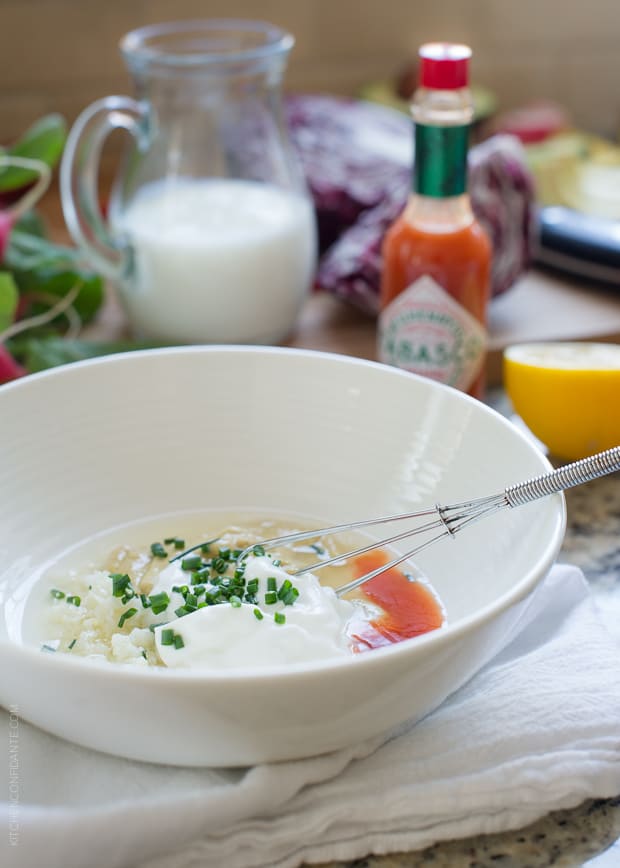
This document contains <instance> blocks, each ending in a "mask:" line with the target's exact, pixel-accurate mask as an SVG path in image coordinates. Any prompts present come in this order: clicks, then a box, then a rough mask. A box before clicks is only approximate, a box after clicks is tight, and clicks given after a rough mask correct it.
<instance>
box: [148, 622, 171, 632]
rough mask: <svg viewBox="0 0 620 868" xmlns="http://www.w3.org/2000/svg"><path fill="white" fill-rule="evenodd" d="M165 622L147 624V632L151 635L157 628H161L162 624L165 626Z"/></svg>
mask: <svg viewBox="0 0 620 868" xmlns="http://www.w3.org/2000/svg"><path fill="white" fill-rule="evenodd" d="M167 623H168V622H167V621H159V622H158V623H157V624H149V630H150V631H151V633H154V632H155V630H156V629H157V627H163V626H164V624H167Z"/></svg>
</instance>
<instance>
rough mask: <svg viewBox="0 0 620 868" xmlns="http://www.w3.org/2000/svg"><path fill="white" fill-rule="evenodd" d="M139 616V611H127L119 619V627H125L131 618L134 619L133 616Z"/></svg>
mask: <svg viewBox="0 0 620 868" xmlns="http://www.w3.org/2000/svg"><path fill="white" fill-rule="evenodd" d="M137 614H138V610H137V609H127V611H126V612H123V614H122V615H121V616H120V618H119V619H118V626H119V627H122V626H123V625H124V623H125V621H128V620H129V618H133V616H134V615H137Z"/></svg>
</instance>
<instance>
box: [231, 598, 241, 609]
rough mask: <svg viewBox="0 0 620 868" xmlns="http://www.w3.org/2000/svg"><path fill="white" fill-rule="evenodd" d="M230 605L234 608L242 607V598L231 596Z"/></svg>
mask: <svg viewBox="0 0 620 868" xmlns="http://www.w3.org/2000/svg"><path fill="white" fill-rule="evenodd" d="M230 605H231V606H232V607H233V609H239V608H241V600H240V599H239V597H237V596H235V595H233V596H232V597H231V598H230Z"/></svg>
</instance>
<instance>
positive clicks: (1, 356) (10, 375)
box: [0, 344, 26, 385]
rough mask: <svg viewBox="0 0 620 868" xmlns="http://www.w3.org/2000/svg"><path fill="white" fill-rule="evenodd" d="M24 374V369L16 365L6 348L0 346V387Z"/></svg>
mask: <svg viewBox="0 0 620 868" xmlns="http://www.w3.org/2000/svg"><path fill="white" fill-rule="evenodd" d="M25 373H26V371H25V369H24V368H22V366H21V365H18V364H17V362H16V361H15V359H14V358H13V356H12V355H11V354H10V352H9V351H8V350H7V348H6V347H3V346H2V345H1V344H0V385H2V383H8V382H9V381H10V380H16V379H17V378H18V377H23V376H24V375H25Z"/></svg>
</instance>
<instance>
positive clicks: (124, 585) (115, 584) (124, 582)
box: [110, 573, 131, 597]
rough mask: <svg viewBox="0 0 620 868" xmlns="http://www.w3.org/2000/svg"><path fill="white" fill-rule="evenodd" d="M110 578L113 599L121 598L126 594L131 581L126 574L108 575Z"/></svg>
mask: <svg viewBox="0 0 620 868" xmlns="http://www.w3.org/2000/svg"><path fill="white" fill-rule="evenodd" d="M110 578H111V579H112V594H113V595H114V596H115V597H122V596H123V594H125V593H127V590H128V588H130V586H131V579H130V578H129V576H128V575H127V573H110Z"/></svg>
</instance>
